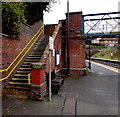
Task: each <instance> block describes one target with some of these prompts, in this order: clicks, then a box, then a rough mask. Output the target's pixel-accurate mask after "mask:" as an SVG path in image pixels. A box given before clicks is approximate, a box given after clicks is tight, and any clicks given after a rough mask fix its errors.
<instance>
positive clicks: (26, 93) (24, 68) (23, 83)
mask: <svg viewBox="0 0 120 117" xmlns="http://www.w3.org/2000/svg"><path fill="white" fill-rule="evenodd" d="M47 44H48V36H43V37H42V38H41V39H39V40H38V41H37V42H36V44H35V45H34V47H33V48H32V49H31V50H30V52H29V53H28V56H27V57H26V59H25V60H24V61H23V63H22V65H21V67H20V68H19V70H18V71H17V72H16V73H15V75H14V77H13V78H12V79H11V80H10V82H9V83H8V85H6V86H5V88H4V91H3V94H4V95H7V96H15V97H19V98H29V97H30V93H31V85H30V84H28V74H29V73H31V67H30V65H31V63H33V62H39V61H40V58H41V56H42V55H43V52H44V51H45V48H46V46H47Z"/></svg>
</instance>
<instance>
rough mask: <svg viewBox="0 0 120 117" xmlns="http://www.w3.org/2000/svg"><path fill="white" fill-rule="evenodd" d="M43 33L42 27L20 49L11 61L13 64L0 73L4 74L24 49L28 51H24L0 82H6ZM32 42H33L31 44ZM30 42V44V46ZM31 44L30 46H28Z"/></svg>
mask: <svg viewBox="0 0 120 117" xmlns="http://www.w3.org/2000/svg"><path fill="white" fill-rule="evenodd" d="M43 31H44V25H43V26H42V27H41V28H40V29H39V30H38V31H37V33H36V34H35V35H34V36H33V37H32V39H31V40H30V41H29V42H28V44H27V45H26V46H25V47H24V48H23V49H22V51H21V52H20V53H19V54H18V55H17V57H16V58H15V59H14V60H13V62H12V63H11V64H10V65H9V66H8V67H7V68H6V69H4V70H0V72H6V71H8V70H9V69H10V68H11V66H12V65H13V64H14V63H15V62H16V60H17V59H18V58H19V57H20V56H21V55H22V53H23V52H24V51H25V49H26V48H27V47H28V46H29V47H28V49H27V50H26V52H25V53H24V54H23V55H22V57H21V58H20V59H19V61H18V62H17V63H16V65H15V66H14V67H13V68H12V70H11V71H10V73H9V74H8V75H7V76H6V77H5V78H2V79H0V81H3V80H6V79H8V77H9V76H10V75H11V74H12V73H13V71H14V70H15V68H16V67H17V66H18V65H19V63H20V62H21V61H22V60H23V58H24V57H25V55H26V54H27V53H28V52H29V50H30V49H31V47H32V46H33V45H34V43H35V42H36V41H37V39H38V38H39V36H40V35H41V34H42V32H43ZM32 41H33V42H32ZM31 42H32V44H31ZM30 44H31V45H30Z"/></svg>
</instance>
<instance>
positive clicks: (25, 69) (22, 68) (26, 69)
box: [19, 67, 31, 71]
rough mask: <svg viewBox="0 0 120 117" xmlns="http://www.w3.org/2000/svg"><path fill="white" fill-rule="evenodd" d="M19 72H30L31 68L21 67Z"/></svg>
mask: <svg viewBox="0 0 120 117" xmlns="http://www.w3.org/2000/svg"><path fill="white" fill-rule="evenodd" d="M19 70H20V71H31V68H24V67H21V68H19Z"/></svg>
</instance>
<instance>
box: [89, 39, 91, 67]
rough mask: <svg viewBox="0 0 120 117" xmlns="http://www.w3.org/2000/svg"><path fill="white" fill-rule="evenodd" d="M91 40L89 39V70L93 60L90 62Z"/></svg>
mask: <svg viewBox="0 0 120 117" xmlns="http://www.w3.org/2000/svg"><path fill="white" fill-rule="evenodd" d="M90 56H91V55H90V38H89V69H91V60H90Z"/></svg>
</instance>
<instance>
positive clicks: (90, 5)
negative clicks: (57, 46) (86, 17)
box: [44, 0, 120, 24]
mask: <svg viewBox="0 0 120 117" xmlns="http://www.w3.org/2000/svg"><path fill="white" fill-rule="evenodd" d="M119 1H120V0H69V4H70V6H69V7H70V12H78V11H82V12H83V14H92V13H107V12H117V11H118V2H119ZM60 2H61V3H60V4H59V3H57V4H55V5H54V6H53V7H52V8H51V10H52V11H51V12H50V13H47V12H45V13H44V23H45V24H57V23H58V20H62V19H65V13H66V12H67V0H60Z"/></svg>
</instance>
